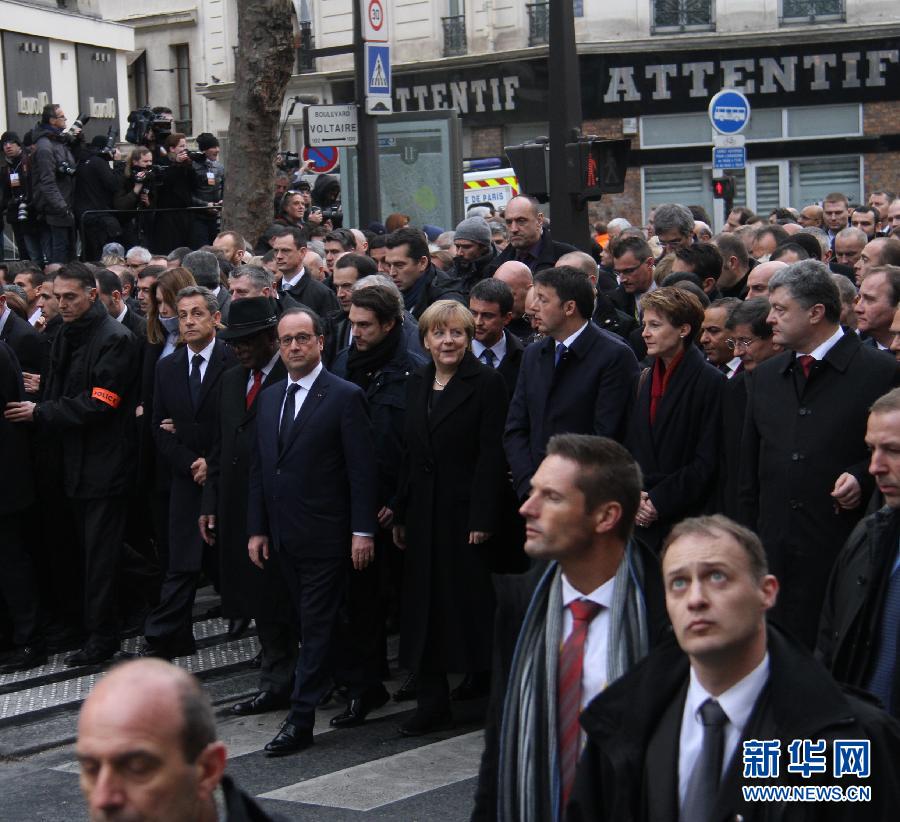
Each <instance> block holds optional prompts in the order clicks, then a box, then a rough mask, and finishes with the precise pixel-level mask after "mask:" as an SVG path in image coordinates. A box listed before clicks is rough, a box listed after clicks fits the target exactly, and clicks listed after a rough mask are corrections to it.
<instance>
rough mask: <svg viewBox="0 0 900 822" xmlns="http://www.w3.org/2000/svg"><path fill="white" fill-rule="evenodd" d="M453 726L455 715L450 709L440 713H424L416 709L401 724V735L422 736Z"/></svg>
mask: <svg viewBox="0 0 900 822" xmlns="http://www.w3.org/2000/svg"><path fill="white" fill-rule="evenodd" d="M452 727H453V717H452V715H451V714H450V712H449V711H447V712H445V713H439V714H422V713H419V712H418V711H416V712H415V713H414V714H413V715H412V716H411V717H410V718H409V719H408V720H407V721H406V722H404V723H403V724H402V725H401V726H400V735H401V736H422V735H424V734H430V733H436V732H437V731H446V730H449V729H450V728H452Z"/></svg>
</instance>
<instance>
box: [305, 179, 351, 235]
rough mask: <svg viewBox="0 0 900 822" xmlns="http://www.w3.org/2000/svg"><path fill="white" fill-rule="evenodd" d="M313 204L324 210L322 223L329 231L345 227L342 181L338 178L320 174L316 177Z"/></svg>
mask: <svg viewBox="0 0 900 822" xmlns="http://www.w3.org/2000/svg"><path fill="white" fill-rule="evenodd" d="M312 204H313V206H318V207H319V208H321V209H322V221H321V223H322V225H323V226H325V228H326V229H328V231H331V230H332V229H335V228H340V227H341V226H342V225H343V223H344V212H343V211H342V209H341V181H340V180H339V179H338V178H337V177H335V176H334V175H332V174H320V175H319V176H318V177H316V182H315V184H314V185H313V190H312ZM311 210H312V209H310V211H311ZM329 223H330V224H329Z"/></svg>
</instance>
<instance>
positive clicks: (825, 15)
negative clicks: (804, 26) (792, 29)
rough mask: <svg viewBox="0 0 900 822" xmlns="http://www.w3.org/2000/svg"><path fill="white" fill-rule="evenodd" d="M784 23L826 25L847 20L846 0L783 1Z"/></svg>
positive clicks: (782, 17) (781, 16)
mask: <svg viewBox="0 0 900 822" xmlns="http://www.w3.org/2000/svg"><path fill="white" fill-rule="evenodd" d="M780 18H781V22H782V23H789V24H795V23H826V22H830V21H834V20H838V21H840V22H843V21H844V20H845V19H846V14H845V7H844V0H781V15H780Z"/></svg>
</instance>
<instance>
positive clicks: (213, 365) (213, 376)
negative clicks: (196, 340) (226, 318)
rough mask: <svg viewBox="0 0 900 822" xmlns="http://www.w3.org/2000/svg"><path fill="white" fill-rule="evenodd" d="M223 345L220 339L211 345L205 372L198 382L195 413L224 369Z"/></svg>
mask: <svg viewBox="0 0 900 822" xmlns="http://www.w3.org/2000/svg"><path fill="white" fill-rule="evenodd" d="M224 346H225V344H224V343H223V342H221V341H220V340H216V344H215V345H214V346H213V350H212V354H211V355H210V357H209V362H208V363H207V365H206V373H205V374H204V375H203V382H201V383H200V394H199V396H198V397H197V407H196V408H195V409H194V413H195V414H196V413H197V412H198V411H199V410H200V409H201V408H202V407H203V403H204V402H205V401H206V398H207V396H208V395H209V392H210V391H211V390H212V386H213V384H214V383H215V382H216V381H217V380H218V379H219V377H220V376H221V374H222V371H223V370H224V369H223V365H222V360H223V358H224V356H225V353H224Z"/></svg>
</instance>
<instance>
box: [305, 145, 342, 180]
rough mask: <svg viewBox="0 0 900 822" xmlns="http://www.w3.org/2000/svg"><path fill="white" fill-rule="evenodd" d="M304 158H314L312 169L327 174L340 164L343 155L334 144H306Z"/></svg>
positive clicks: (317, 172)
mask: <svg viewBox="0 0 900 822" xmlns="http://www.w3.org/2000/svg"><path fill="white" fill-rule="evenodd" d="M303 159H304V160H312V168H311V169H310V171H314V172H315V173H316V174H325V173H326V172H329V171H331V170H332V169H333V168H334V167H335V166H336V165H337V164H338V161H339V160H340V159H341V157H340V154H339V153H338V150H337V149H336V148H334V147H333V146H306V148H304V149H303Z"/></svg>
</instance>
